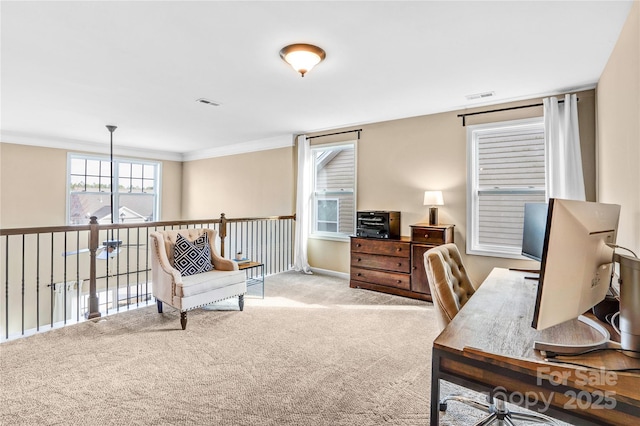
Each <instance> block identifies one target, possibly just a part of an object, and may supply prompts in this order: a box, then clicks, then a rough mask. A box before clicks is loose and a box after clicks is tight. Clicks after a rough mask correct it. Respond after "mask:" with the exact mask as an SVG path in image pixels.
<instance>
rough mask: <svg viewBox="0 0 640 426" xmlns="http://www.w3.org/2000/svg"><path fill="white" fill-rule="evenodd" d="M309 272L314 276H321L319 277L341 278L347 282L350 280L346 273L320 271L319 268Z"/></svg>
mask: <svg viewBox="0 0 640 426" xmlns="http://www.w3.org/2000/svg"><path fill="white" fill-rule="evenodd" d="M311 272H313V273H314V274H321V275H329V276H332V277H336V278H342V279H345V280H348V279H350V278H351V275H349V274H348V273H346V272H338V271H332V270H330V269H321V268H313V267H312V268H311Z"/></svg>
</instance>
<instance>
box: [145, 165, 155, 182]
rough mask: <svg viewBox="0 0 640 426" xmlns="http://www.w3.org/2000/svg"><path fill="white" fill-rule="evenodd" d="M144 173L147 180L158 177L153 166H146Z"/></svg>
mask: <svg viewBox="0 0 640 426" xmlns="http://www.w3.org/2000/svg"><path fill="white" fill-rule="evenodd" d="M143 173H144V177H145V178H146V179H154V178H155V175H156V168H155V166H153V165H151V164H145V165H144V169H143Z"/></svg>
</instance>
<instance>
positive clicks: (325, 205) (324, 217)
mask: <svg viewBox="0 0 640 426" xmlns="http://www.w3.org/2000/svg"><path fill="white" fill-rule="evenodd" d="M318 221H325V222H326V221H331V222H337V221H338V201H337V200H318Z"/></svg>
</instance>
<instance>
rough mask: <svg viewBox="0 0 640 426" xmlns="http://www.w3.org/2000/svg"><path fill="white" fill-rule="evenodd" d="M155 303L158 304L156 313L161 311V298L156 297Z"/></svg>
mask: <svg viewBox="0 0 640 426" xmlns="http://www.w3.org/2000/svg"><path fill="white" fill-rule="evenodd" d="M156 304H157V305H158V313H159V314H161V313H162V300H158V299H156Z"/></svg>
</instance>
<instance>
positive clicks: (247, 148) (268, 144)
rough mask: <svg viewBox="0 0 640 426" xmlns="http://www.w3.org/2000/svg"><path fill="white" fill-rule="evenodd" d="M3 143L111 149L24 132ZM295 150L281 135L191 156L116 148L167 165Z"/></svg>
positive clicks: (5, 135)
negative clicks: (166, 163) (273, 150)
mask: <svg viewBox="0 0 640 426" xmlns="http://www.w3.org/2000/svg"><path fill="white" fill-rule="evenodd" d="M0 141H1V142H2V143H10V144H16V145H31V146H39V147H43V148H55V149H66V150H68V151H78V152H85V153H94V154H101V155H105V153H107V154H108V152H109V146H108V144H105V143H99V142H87V141H81V140H76V139H66V138H56V137H51V136H43V135H33V134H26V133H20V132H12V131H2V132H1V133H0ZM291 146H294V141H293V135H281V136H276V137H272V138H267V139H257V140H254V141H249V142H242V143H236V144H234V143H230V144H228V145H224V146H221V147H217V148H210V149H206V150H200V151H191V152H185V153H180V152H169V151H157V150H152V149H145V148H132V147H124V146H122V145H119V146H118V145H114V147H113V153H114V155H119V156H125V157H135V158H145V159H150V160H166V161H193V160H203V159H206V158H214V157H224V156H227V155H237V154H246V153H250V152H257V151H266V150H270V149H278V148H285V147H291Z"/></svg>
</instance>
